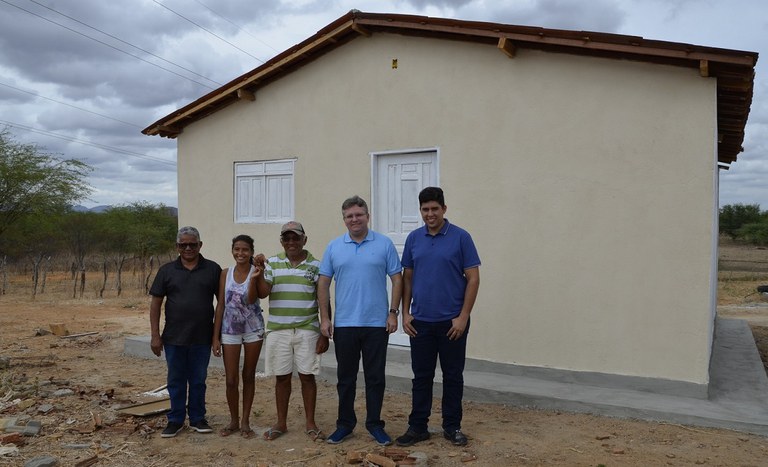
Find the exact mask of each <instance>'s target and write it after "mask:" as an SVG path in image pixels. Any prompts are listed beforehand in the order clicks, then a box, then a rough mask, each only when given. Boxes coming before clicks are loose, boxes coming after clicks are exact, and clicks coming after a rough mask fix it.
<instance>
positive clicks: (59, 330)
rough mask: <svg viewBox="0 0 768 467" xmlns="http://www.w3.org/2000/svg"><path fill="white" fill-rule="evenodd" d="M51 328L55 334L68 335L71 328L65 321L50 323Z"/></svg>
mask: <svg viewBox="0 0 768 467" xmlns="http://www.w3.org/2000/svg"><path fill="white" fill-rule="evenodd" d="M48 327H50V328H51V332H53V335H54V336H68V335H69V330H68V329H67V326H66V325H65V324H64V323H51V324H49V325H48Z"/></svg>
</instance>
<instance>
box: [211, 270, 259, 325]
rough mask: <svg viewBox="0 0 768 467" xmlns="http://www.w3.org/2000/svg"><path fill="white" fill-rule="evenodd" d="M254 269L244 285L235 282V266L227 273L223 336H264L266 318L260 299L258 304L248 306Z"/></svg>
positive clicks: (222, 323) (249, 272)
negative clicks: (249, 285) (256, 334)
mask: <svg viewBox="0 0 768 467" xmlns="http://www.w3.org/2000/svg"><path fill="white" fill-rule="evenodd" d="M253 270H254V267H253V266H251V270H250V271H248V277H246V278H245V281H243V283H238V282H237V281H235V276H234V271H235V268H234V266H233V267H231V268H229V271H227V283H226V285H225V288H224V298H225V300H224V317H223V319H222V322H221V333H222V334H231V335H239V334H247V333H251V332H256V333H260V334H264V316H263V315H262V313H261V306H259V299H258V298H257V299H256V303H253V304H251V305H246V302H247V299H248V283H249V281H250V279H251V274H253Z"/></svg>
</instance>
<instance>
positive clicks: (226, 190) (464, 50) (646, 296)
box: [178, 34, 716, 384]
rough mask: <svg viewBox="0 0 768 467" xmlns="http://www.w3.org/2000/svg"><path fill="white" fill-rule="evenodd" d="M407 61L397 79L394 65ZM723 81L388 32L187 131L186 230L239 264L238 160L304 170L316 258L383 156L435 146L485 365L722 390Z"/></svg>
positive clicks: (301, 204) (266, 246)
mask: <svg viewBox="0 0 768 467" xmlns="http://www.w3.org/2000/svg"><path fill="white" fill-rule="evenodd" d="M393 58H397V59H398V68H397V69H392V68H391V61H392V59H393ZM715 84H716V83H715V81H714V80H713V79H706V78H701V77H700V76H699V75H698V72H697V70H695V69H680V68H674V67H667V66H661V65H649V64H646V63H636V62H631V61H626V60H607V59H598V58H587V57H576V56H569V55H564V54H548V53H543V52H535V51H526V50H521V51H519V52H518V55H517V57H516V58H514V59H509V58H507V57H506V55H504V54H503V53H501V52H500V51H498V50H497V49H496V48H495V47H493V46H484V45H477V44H467V43H461V42H453V41H440V40H434V39H423V38H406V37H402V36H396V35H385V34H379V35H374V36H373V37H371V38H359V39H356V40H354V41H352V42H351V43H349V44H347V45H344V46H342V47H341V48H339V49H337V50H335V51H333V52H331V53H329V54H327V55H325V56H323V57H321V58H320V59H318V60H316V61H314V62H312V63H310V64H309V65H307V66H305V67H304V68H302V69H300V70H299V71H298V72H296V73H293V74H291V75H288V76H286V77H284V78H282V79H280V80H278V81H277V82H275V83H272V84H270V85H269V86H267V87H265V88H263V89H261V90H259V91H258V93H257V95H256V101H255V102H247V101H246V102H241V103H238V104H235V105H232V106H230V107H228V108H226V109H224V110H222V111H219V112H217V113H216V114H213V115H212V116H209V117H207V118H205V119H203V120H201V121H199V122H197V123H195V124H193V125H190V126H189V127H187V128H186V129H185V131H184V133H183V134H182V135H181V136H180V137H179V139H178V142H179V157H178V160H179V216H180V223H182V224H192V225H196V226H198V227H199V228H200V229H201V232H202V235H203V241H204V243H205V246H204V249H203V253H204V254H208V256H209V257H212V258H213V259H216V260H217V261H220V262H221V263H222V265H224V266H226V265H228V264H230V263H231V256H230V255H229V240H230V239H231V238H232V237H233V236H234V235H236V234H238V233H249V234H251V235H253V236H254V237H255V238H256V242H257V249H260V250H262V251H264V252H265V253H274V252H276V251H278V250H279V248H280V246H279V243H278V241H277V237H278V229H279V226H278V225H235V224H233V207H232V203H233V201H232V200H233V162H234V161H251V160H265V159H280V158H290V157H295V158H296V159H297V163H296V177H295V186H296V192H295V193H296V208H295V209H296V218H297V219H299V220H300V221H302V222H303V223H304V224H305V226H306V227H307V229H308V234H309V237H310V241H309V243H308V246H309V248H310V250H311V251H313V252H314V253H315V254H316V255H317V256H320V255H321V254H322V251H323V249H324V247H325V245H326V243H327V242H328V241H329V240H330V239H331V238H332V237H334V236H337V235H339V234H341V233H342V232H343V229H344V227H343V224H342V222H341V217H340V211H339V206H340V203H341V201H342V200H343V199H344V198H346V197H347V196H349V195H352V194H360V195H361V196H363V197H364V198H366V199H367V200H369V201H370V199H371V180H370V177H371V167H370V165H371V159H370V156H369V153H370V152H372V151H386V150H396V149H410V148H422V147H438V148H439V151H440V161H439V177H440V181H441V186H442V187H443V188H444V189H445V190H446V197H447V204H448V207H449V208H448V218H449V219H450V220H451V221H452V222H454V223H456V224H458V225H461V226H462V227H464V228H466V229H467V230H469V231H470V232H471V233H472V234H473V236H474V238H475V241H476V243H477V244H478V246H479V250H480V255H481V258H482V260H483V266H482V269H481V289H480V297H479V299H478V302H477V305H476V307H475V312H474V314H473V323H472V331H471V336H470V339H469V350H468V352H469V355H470V356H471V357H473V358H478V359H484V360H489V361H494V362H504V363H512V364H516V365H523V366H534V367H546V368H554V369H565V370H576V371H589V372H599V373H609V374H617V375H627V376H643V377H649V378H660V379H668V380H675V381H684V382H692V383H696V384H706V383H707V382H708V363H709V344H710V337H711V334H712V309H713V306H712V294H711V293H710V283H711V278H712V273H713V261H712V256H711V250H712V239H713V222H712V219H713V212H714V211H713V209H714V208H713V206H714V203H715V200H716V193H715V190H716V187H715V184H716V183H715V181H716V175H715V174H714V172H715V170H716V169H715V157H714V149H713V143H714V136H713V135H714V134H715V112H716V104H715Z"/></svg>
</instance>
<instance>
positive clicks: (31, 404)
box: [16, 399, 35, 410]
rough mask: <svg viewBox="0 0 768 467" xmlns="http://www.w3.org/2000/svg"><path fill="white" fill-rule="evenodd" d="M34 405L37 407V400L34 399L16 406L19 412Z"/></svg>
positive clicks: (26, 400)
mask: <svg viewBox="0 0 768 467" xmlns="http://www.w3.org/2000/svg"><path fill="white" fill-rule="evenodd" d="M33 405H35V400H34V399H25V400H23V401H21V402H19V403H18V404H16V407H18V408H19V410H27V409H28V408H30V407H32V406H33Z"/></svg>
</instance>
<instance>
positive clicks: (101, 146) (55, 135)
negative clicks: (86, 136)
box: [0, 120, 176, 167]
mask: <svg viewBox="0 0 768 467" xmlns="http://www.w3.org/2000/svg"><path fill="white" fill-rule="evenodd" d="M0 123H2V124H4V125H8V126H9V127H13V128H18V129H21V130H26V131H31V132H32V133H38V134H41V135H45V136H50V137H52V138H58V139H62V140H65V141H71V142H73V143H78V144H83V145H86V146H92V147H94V148H98V149H104V150H107V151H113V152H118V153H121V154H126V155H128V156H134V157H138V158H139V159H145V160H148V161H151V162H157V163H159V164H165V165H169V166H172V167H176V163H175V162H170V161H167V160H165V159H161V158H159V157H154V156H148V155H146V154H141V153H138V152H133V151H129V150H127V149H120V148H116V147H113V146H107V145H104V144H98V143H93V142H91V141H85V140H82V139H78V138H73V137H71V136H65V135H60V134H58V133H54V132H52V131H46V130H40V129H38V128H33V127H30V126H26V125H22V124H19V123H14V122H9V121H6V120H0Z"/></svg>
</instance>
